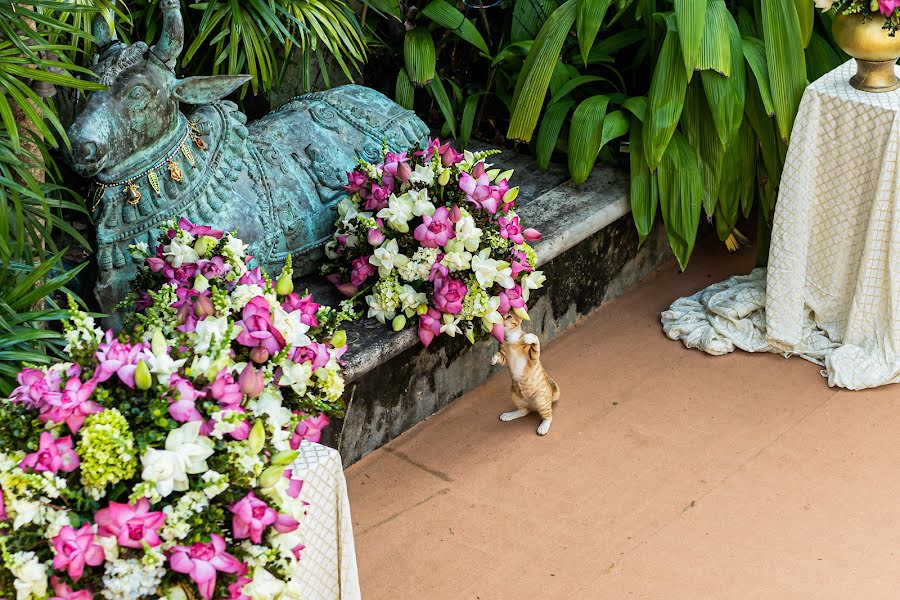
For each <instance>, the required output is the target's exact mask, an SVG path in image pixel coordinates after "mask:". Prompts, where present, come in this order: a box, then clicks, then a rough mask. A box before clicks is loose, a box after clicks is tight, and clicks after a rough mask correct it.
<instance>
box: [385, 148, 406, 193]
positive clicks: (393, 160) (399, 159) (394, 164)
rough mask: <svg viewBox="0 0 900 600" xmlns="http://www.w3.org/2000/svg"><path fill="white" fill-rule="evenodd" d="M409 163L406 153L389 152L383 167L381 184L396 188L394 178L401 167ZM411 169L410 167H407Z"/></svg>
mask: <svg viewBox="0 0 900 600" xmlns="http://www.w3.org/2000/svg"><path fill="white" fill-rule="evenodd" d="M408 161H409V157H407V156H406V152H400V153H396V152H388V153H387V154H385V155H384V165H383V167H382V174H381V182H382V183H383V184H385V185H388V186H391V188H393V187H394V178H395V177H397V173H398V172H399V170H400V165H402V164H404V163H406V162H408ZM407 168H409V165H407Z"/></svg>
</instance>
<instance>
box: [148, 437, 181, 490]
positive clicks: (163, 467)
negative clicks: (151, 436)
mask: <svg viewBox="0 0 900 600" xmlns="http://www.w3.org/2000/svg"><path fill="white" fill-rule="evenodd" d="M141 464H143V465H144V470H143V472H142V473H141V479H143V480H144V481H146V482H148V483H152V484H153V485H154V486H155V487H156V491H157V492H159V495H160V496H162V497H163V498H165V497H166V496H168V495H169V494H171V493H172V492H173V491H175V490H178V491H179V492H183V491H186V490H187V489H188V487H189V482H188V477H187V473H186V472H185V470H184V462H183V461H182V460H181V457H180V456H178V453H176V452H170V451H168V450H157V449H156V448H148V449H147V451H146V452H144V455H143V456H142V457H141Z"/></svg>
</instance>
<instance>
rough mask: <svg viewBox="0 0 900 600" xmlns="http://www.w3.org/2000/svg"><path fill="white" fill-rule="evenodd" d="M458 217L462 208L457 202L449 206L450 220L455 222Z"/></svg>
mask: <svg viewBox="0 0 900 600" xmlns="http://www.w3.org/2000/svg"><path fill="white" fill-rule="evenodd" d="M460 219H462V210H461V209H460V208H459V205H458V204H454V205H453V206H451V207H450V222H451V223H456V222H458V221H459V220H460Z"/></svg>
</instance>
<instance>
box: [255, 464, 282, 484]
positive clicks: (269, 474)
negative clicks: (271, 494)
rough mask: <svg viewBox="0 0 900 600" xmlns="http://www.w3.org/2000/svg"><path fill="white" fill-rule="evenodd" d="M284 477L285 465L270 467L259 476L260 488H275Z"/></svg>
mask: <svg viewBox="0 0 900 600" xmlns="http://www.w3.org/2000/svg"><path fill="white" fill-rule="evenodd" d="M283 476H284V465H275V466H272V467H269V468H268V469H266V470H265V471H263V472H262V475H260V476H259V486H260V487H261V488H263V489H265V488H271V487H275V485H276V484H277V483H278V481H279V480H280V479H281V478H282V477H283Z"/></svg>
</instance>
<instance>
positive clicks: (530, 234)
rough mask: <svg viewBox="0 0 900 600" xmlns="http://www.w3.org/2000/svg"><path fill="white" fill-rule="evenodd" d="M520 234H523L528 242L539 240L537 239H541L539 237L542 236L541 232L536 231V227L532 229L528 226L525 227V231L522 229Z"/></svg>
mask: <svg viewBox="0 0 900 600" xmlns="http://www.w3.org/2000/svg"><path fill="white" fill-rule="evenodd" d="M522 235H523V236H524V237H525V239H526V240H528V241H529V242H539V241H541V237H543V236H542V235H541V232H540V231H538V230H537V229H532V228H531V227H529V228H528V229H526V230H525V231H523V232H522Z"/></svg>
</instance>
